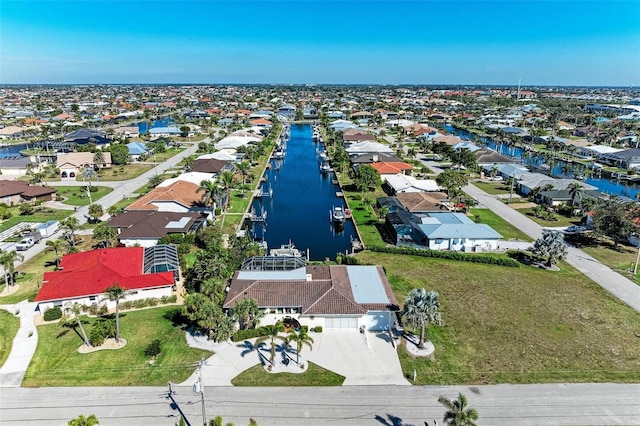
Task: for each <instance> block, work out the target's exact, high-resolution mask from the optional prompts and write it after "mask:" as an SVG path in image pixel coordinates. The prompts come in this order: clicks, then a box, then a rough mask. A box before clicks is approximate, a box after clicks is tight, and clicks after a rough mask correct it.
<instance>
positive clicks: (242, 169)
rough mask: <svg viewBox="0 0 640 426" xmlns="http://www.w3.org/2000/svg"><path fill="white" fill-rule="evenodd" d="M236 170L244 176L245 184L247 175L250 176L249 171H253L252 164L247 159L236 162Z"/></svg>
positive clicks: (243, 182)
mask: <svg viewBox="0 0 640 426" xmlns="http://www.w3.org/2000/svg"><path fill="white" fill-rule="evenodd" d="M236 170H237V171H238V173H240V176H242V184H243V185H244V184H245V182H246V178H247V176H249V172H250V171H251V165H250V164H249V163H247V162H246V161H243V162H241V163H238V164H236Z"/></svg>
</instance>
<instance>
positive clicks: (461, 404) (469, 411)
mask: <svg viewBox="0 0 640 426" xmlns="http://www.w3.org/2000/svg"><path fill="white" fill-rule="evenodd" d="M438 402H439V403H440V404H442V405H444V406H445V408H446V409H447V412H446V413H445V414H444V419H443V420H444V422H445V423H446V424H448V425H449V426H476V423H475V421H476V420H478V412H477V411H476V409H475V408H468V407H467V397H466V396H464V395H463V394H462V393H459V394H458V399H454V400H453V401H452V400H450V399H449V398H447V397H445V396H444V395H440V398H438Z"/></svg>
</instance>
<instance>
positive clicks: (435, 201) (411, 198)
mask: <svg viewBox="0 0 640 426" xmlns="http://www.w3.org/2000/svg"><path fill="white" fill-rule="evenodd" d="M396 199H397V200H398V203H399V204H400V205H401V206H402V207H403V208H404V209H405V210H407V211H409V212H411V213H429V212H437V211H440V210H443V209H447V205H448V202H449V197H448V196H447V194H445V193H444V192H401V193H399V194H397V195H396Z"/></svg>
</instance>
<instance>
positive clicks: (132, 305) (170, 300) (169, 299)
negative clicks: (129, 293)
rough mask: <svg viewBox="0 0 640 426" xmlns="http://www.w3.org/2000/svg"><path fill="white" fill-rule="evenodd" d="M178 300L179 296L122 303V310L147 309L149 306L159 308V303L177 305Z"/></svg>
mask: <svg viewBox="0 0 640 426" xmlns="http://www.w3.org/2000/svg"><path fill="white" fill-rule="evenodd" d="M177 300H178V296H176V295H175V294H174V295H171V296H162V297H161V298H160V299H158V298H157V297H149V298H147V299H138V300H127V301H125V302H122V303H120V309H123V310H124V309H134V308H136V309H139V308H146V307H147V306H157V305H158V304H159V303H162V304H166V303H175V302H176V301H177Z"/></svg>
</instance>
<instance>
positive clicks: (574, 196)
mask: <svg viewBox="0 0 640 426" xmlns="http://www.w3.org/2000/svg"><path fill="white" fill-rule="evenodd" d="M567 189H569V196H570V197H571V206H572V207H574V206H575V205H576V204H578V207H580V203H581V202H582V196H583V195H584V186H583V185H582V184H581V183H580V182H573V183H572V184H571V185H569V187H568V188H567ZM576 201H577V202H576Z"/></svg>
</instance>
